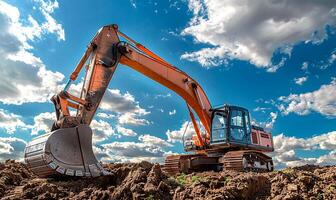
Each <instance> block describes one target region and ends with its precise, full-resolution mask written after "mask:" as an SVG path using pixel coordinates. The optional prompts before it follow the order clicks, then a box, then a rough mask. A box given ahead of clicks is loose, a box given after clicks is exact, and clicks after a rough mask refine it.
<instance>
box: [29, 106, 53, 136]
mask: <svg viewBox="0 0 336 200" xmlns="http://www.w3.org/2000/svg"><path fill="white" fill-rule="evenodd" d="M55 120H56V114H55V113H54V112H53V113H51V112H44V113H40V114H38V115H36V116H35V117H34V124H33V125H32V131H31V134H32V135H38V134H40V133H47V132H50V130H51V126H52V124H53V123H54V121H55Z"/></svg>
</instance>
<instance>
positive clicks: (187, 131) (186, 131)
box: [166, 121, 196, 143]
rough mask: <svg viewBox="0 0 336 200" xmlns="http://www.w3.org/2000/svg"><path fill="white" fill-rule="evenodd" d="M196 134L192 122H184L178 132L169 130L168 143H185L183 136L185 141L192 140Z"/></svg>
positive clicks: (167, 133)
mask: <svg viewBox="0 0 336 200" xmlns="http://www.w3.org/2000/svg"><path fill="white" fill-rule="evenodd" d="M194 134H196V133H195V129H194V125H193V124H192V123H191V122H188V121H186V122H184V123H183V124H182V126H181V127H180V128H179V129H178V130H169V129H168V130H167V132H166V135H167V137H168V142H172V143H175V142H183V135H184V138H185V139H189V138H191V136H193V135H194Z"/></svg>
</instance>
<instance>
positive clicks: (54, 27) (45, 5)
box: [35, 0, 65, 40]
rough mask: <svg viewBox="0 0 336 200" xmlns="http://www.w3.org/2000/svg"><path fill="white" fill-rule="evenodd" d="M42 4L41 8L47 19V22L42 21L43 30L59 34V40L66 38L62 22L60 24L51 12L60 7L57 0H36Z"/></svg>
mask: <svg viewBox="0 0 336 200" xmlns="http://www.w3.org/2000/svg"><path fill="white" fill-rule="evenodd" d="M35 2H37V3H38V4H39V5H40V6H39V9H40V11H41V13H42V15H43V16H44V18H45V19H46V21H45V22H43V23H42V30H43V31H44V32H46V33H54V34H56V35H57V39H58V40H65V33H64V29H63V27H62V24H59V23H58V22H57V21H56V20H55V19H54V18H53V17H52V16H51V14H52V13H53V12H54V10H55V9H57V8H58V7H59V5H58V2H57V0H55V1H50V0H46V1H44V0H35Z"/></svg>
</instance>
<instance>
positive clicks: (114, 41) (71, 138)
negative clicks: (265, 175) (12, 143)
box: [24, 24, 274, 177]
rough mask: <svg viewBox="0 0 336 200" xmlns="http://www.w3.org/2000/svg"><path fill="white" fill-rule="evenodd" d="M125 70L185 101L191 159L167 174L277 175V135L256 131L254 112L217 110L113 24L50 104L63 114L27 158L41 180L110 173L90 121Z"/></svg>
mask: <svg viewBox="0 0 336 200" xmlns="http://www.w3.org/2000/svg"><path fill="white" fill-rule="evenodd" d="M118 64H122V65H124V66H128V67H130V68H132V69H134V70H136V71H138V72H139V73H141V74H143V75H145V76H146V77H148V78H150V79H152V80H154V81H156V82H158V83H160V84H161V85H163V86H165V87H167V88H169V89H170V90H172V91H174V92H175V93H176V94H178V95H179V96H181V97H182V98H183V99H184V100H185V102H186V107H187V109H188V112H189V115H190V119H191V120H190V121H191V123H192V125H193V127H194V130H195V134H194V135H193V136H192V137H191V138H188V139H183V144H184V149H185V151H186V152H188V153H186V154H180V155H169V156H167V157H166V159H165V163H164V166H163V170H164V171H166V172H167V173H168V174H171V175H175V174H177V173H181V172H183V173H190V172H193V171H205V170H238V171H251V170H252V171H272V170H273V161H272V158H271V157H269V156H268V155H266V154H265V153H267V152H272V151H274V147H273V138H272V134H271V133H269V132H267V131H265V130H264V129H263V128H261V127H258V126H253V125H251V118H250V114H249V111H248V110H247V109H245V108H242V107H239V106H233V105H226V104H225V105H223V106H219V107H212V106H211V104H210V101H209V99H208V97H207V95H206V93H205V92H204V90H203V89H202V87H201V86H200V85H199V84H198V83H197V81H195V80H194V79H193V78H191V77H190V76H189V75H188V74H186V73H185V72H183V71H181V70H180V69H178V68H176V67H174V66H173V65H171V64H169V63H168V62H166V61H165V60H164V59H162V58H161V57H159V56H158V55H157V54H155V53H153V52H152V51H150V50H149V49H147V48H146V47H145V46H143V45H141V44H140V43H138V42H136V41H134V40H133V39H131V38H130V37H128V36H127V35H126V34H124V33H122V32H121V31H119V29H118V26H117V25H116V24H112V25H107V26H103V27H102V28H101V29H100V30H99V31H98V32H97V33H96V35H95V36H94V37H93V39H92V40H91V42H90V43H89V45H88V47H87V49H86V52H85V53H84V55H83V56H82V58H81V59H80V61H79V63H78V64H77V66H76V68H75V69H74V71H73V72H72V74H71V75H70V78H69V81H68V82H67V84H66V85H65V87H64V89H63V90H62V91H60V92H59V93H58V94H56V95H54V96H53V97H52V98H51V101H52V102H53V104H54V107H55V113H56V121H55V122H54V123H53V125H52V127H51V131H50V132H49V133H46V134H43V135H40V136H38V137H36V138H34V139H33V140H32V141H31V142H29V143H28V144H27V146H26V148H25V151H24V160H25V162H26V163H27V166H28V168H30V170H31V171H33V172H34V173H35V174H36V175H38V176H40V177H50V176H55V175H56V176H58V175H67V176H82V177H97V176H102V175H106V174H109V172H108V171H107V170H105V169H104V168H103V166H102V164H101V163H100V162H99V161H98V160H97V159H96V157H95V155H94V152H93V149H92V130H91V128H90V123H91V121H92V119H93V117H94V115H95V113H96V111H97V109H98V108H99V104H100V102H101V101H102V98H103V96H104V93H105V91H106V89H107V87H108V85H109V83H110V81H111V78H112V76H113V74H114V72H115V70H116V69H117V66H118ZM83 68H85V76H84V81H83V86H82V89H81V92H80V95H79V97H78V96H75V95H73V94H71V93H70V92H69V88H70V86H71V84H72V83H73V82H74V81H75V80H76V79H77V77H78V75H79V73H80V72H81V70H83ZM70 109H72V110H75V111H76V114H74V112H70ZM195 114H196V115H197V117H198V118H196V117H195ZM183 138H184V137H183Z"/></svg>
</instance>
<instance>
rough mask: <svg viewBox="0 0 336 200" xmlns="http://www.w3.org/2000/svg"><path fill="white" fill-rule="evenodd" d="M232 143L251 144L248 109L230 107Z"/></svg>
mask: <svg viewBox="0 0 336 200" xmlns="http://www.w3.org/2000/svg"><path fill="white" fill-rule="evenodd" d="M229 135H230V137H229V138H230V143H237V144H245V145H247V144H250V143H251V137H250V135H251V125H250V117H249V113H248V111H247V110H246V109H242V108H238V107H232V108H231V109H230V134H229Z"/></svg>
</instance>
